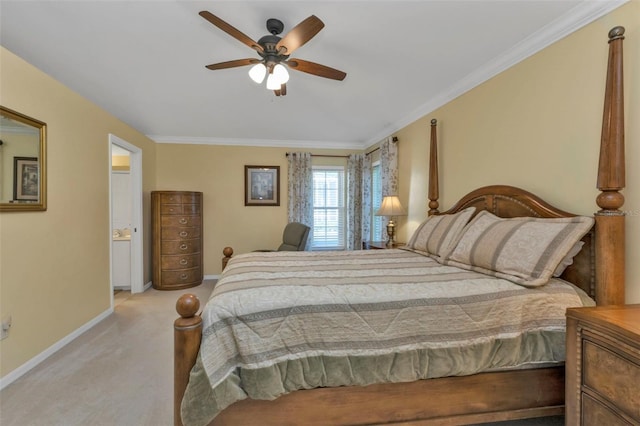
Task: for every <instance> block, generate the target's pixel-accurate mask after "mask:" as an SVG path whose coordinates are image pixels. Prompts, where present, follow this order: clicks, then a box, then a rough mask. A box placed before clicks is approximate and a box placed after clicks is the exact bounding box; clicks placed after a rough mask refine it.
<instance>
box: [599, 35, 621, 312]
mask: <svg viewBox="0 0 640 426" xmlns="http://www.w3.org/2000/svg"><path fill="white" fill-rule="evenodd" d="M622 40H624V28H623V27H615V28H613V29H612V30H611V31H609V61H608V66H607V83H606V89H605V98H604V116H603V120H602V139H601V141H600V162H599V165H598V183H597V187H598V189H599V190H600V191H602V192H601V193H600V194H599V195H598V197H597V198H596V203H597V204H598V207H600V208H601V210H600V211H598V212H597V213H596V214H595V218H596V264H597V265H607V267H606V268H597V271H596V280H597V285H596V302H597V303H598V305H614V304H615V305H618V304H624V302H625V285H624V281H625V271H624V269H625V249H624V245H625V241H624V232H625V229H624V228H625V218H624V212H623V211H620V208H621V207H622V205H623V204H624V196H623V195H622V194H621V193H620V190H622V189H623V188H624V186H625V158H624V93H623V79H622Z"/></svg>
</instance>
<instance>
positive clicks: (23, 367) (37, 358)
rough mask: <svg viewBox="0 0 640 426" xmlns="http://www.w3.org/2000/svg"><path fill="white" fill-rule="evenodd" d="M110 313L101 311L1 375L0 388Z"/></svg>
mask: <svg viewBox="0 0 640 426" xmlns="http://www.w3.org/2000/svg"><path fill="white" fill-rule="evenodd" d="M112 313H113V308H109V309H107V310H106V311H104V312H103V313H101V314H100V315H98V316H97V317H95V318H94V319H92V320H91V321H89V322H88V323H86V324H84V325H83V326H82V327H80V328H78V329H77V330H75V331H73V332H72V333H71V334H68V335H67V336H65V337H63V338H62V339H60V340H58V341H57V342H56V343H54V344H53V345H51V346H49V347H48V348H47V349H45V350H44V351H42V352H40V353H39V354H38V355H36V356H34V357H33V358H31V359H30V360H29V361H27V362H25V363H24V364H22V365H21V366H20V367H18V368H16V369H15V370H13V371H12V372H11V373H9V374H7V375H6V376H4V377H1V378H0V390H2V389H4V388H5V387H7V386H9V385H10V384H11V383H13V382H15V381H16V380H17V379H18V378H20V377H21V376H23V375H24V374H25V373H27V372H28V371H29V370H31V369H32V368H34V367H36V366H37V365H38V364H40V363H41V362H42V361H44V360H45V359H47V358H49V357H50V356H51V355H53V354H54V353H56V352H58V351H59V350H60V349H62V348H63V347H65V346H66V345H68V344H69V343H70V342H71V341H72V340H74V339H75V338H76V337H78V336H80V335H81V334H82V333H84V332H85V331H87V330H89V329H90V328H91V327H93V326H94V325H96V324H98V323H99V322H100V321H102V320H103V319H105V318H106V317H108V316H109V315H111V314H112Z"/></svg>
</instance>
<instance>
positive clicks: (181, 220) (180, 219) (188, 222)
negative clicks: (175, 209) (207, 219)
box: [160, 215, 200, 228]
mask: <svg viewBox="0 0 640 426" xmlns="http://www.w3.org/2000/svg"><path fill="white" fill-rule="evenodd" d="M160 224H161V225H162V227H163V228H164V227H166V226H198V227H199V226H200V216H195V215H194V216H162V217H161V218H160Z"/></svg>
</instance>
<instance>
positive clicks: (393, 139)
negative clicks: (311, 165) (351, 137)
mask: <svg viewBox="0 0 640 426" xmlns="http://www.w3.org/2000/svg"><path fill="white" fill-rule="evenodd" d="M391 141H392V142H398V137H397V136H394V137H393V138H391ZM379 149H380V147H377V148H374V149H372V150H371V151H369V152H367V153H365V154H364V155H370V154H373V153H374V152H376V151H378V150H379ZM284 156H285V157H288V156H289V153H288V152H287V153H286V154H284ZM311 156H312V157H325V158H349V156H348V155H330V154H311Z"/></svg>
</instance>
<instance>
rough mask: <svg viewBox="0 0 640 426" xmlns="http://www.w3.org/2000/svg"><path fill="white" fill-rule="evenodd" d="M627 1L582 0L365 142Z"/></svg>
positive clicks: (381, 136)
mask: <svg viewBox="0 0 640 426" xmlns="http://www.w3.org/2000/svg"><path fill="white" fill-rule="evenodd" d="M628 1H629V0H587V1H584V2H582V3H581V4H580V5H578V6H576V7H574V8H573V9H571V10H570V11H568V12H567V13H565V14H564V15H563V16H561V17H560V18H558V19H556V20H555V21H553V22H550V23H549V24H547V25H546V26H544V27H543V28H542V29H540V30H539V31H537V32H535V33H534V34H532V35H530V36H529V37H527V38H525V39H524V40H522V41H521V42H520V43H518V44H516V45H515V46H513V47H512V48H511V49H509V50H508V51H506V52H505V53H504V54H502V55H500V56H498V57H497V58H495V59H493V60H492V61H490V62H488V63H486V64H485V65H483V66H481V67H480V68H477V69H476V70H475V71H473V72H472V73H471V74H468V75H467V76H466V77H464V78H463V79H462V80H460V81H458V83H456V84H454V85H453V86H451V87H449V88H448V89H447V90H444V91H442V92H440V93H438V94H437V95H436V96H434V97H432V98H431V99H430V100H429V101H428V102H426V103H424V104H422V105H421V106H420V107H418V108H416V109H415V110H414V111H413V112H412V113H410V114H408V115H407V116H405V117H403V118H401V119H400V120H398V121H396V122H394V123H391V124H389V125H388V126H386V127H385V128H384V129H382V130H381V131H380V132H378V133H377V134H376V135H375V136H373V137H371V138H370V139H369V140H368V141H367V143H366V144H365V145H367V146H371V145H373V144H375V143H378V142H379V141H380V140H382V139H384V138H385V137H387V136H389V135H391V134H393V133H394V132H397V131H398V130H400V129H402V128H404V127H406V126H408V125H409V124H411V123H413V122H414V121H416V120H418V119H420V118H422V117H424V116H426V115H428V114H430V113H432V112H433V111H434V110H436V109H438V108H440V107H441V106H443V105H445V104H447V103H449V102H451V101H452V100H454V99H455V98H457V97H458V96H460V95H462V94H464V93H465V92H468V91H469V90H471V89H473V88H474V87H476V86H479V85H480V84H482V83H484V82H485V81H487V80H489V79H490V78H492V77H495V76H496V75H498V74H500V73H501V72H503V71H505V70H507V69H509V68H511V67H512V66H514V65H516V64H517V63H519V62H521V61H523V60H524V59H526V58H528V57H529V56H532V55H534V54H535V53H537V52H539V51H541V50H542V49H544V48H546V47H548V46H549V45H551V44H553V43H555V42H556V41H559V40H560V39H562V38H564V37H566V36H567V35H569V34H571V33H573V32H575V31H577V30H579V29H580V28H582V27H584V26H585V25H588V24H590V23H591V22H593V21H595V20H596V19H598V18H600V17H602V16H604V15H606V14H607V13H609V12H611V11H612V10H614V9H617V8H618V7H620V6H622V5H623V4H625V3H627V2H628Z"/></svg>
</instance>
